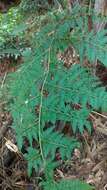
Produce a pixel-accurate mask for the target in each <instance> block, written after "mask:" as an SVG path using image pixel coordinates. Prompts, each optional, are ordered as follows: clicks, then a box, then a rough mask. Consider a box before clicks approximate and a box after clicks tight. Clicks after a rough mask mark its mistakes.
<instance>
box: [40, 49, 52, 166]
mask: <svg viewBox="0 0 107 190" xmlns="http://www.w3.org/2000/svg"><path fill="white" fill-rule="evenodd" d="M49 65H50V48H49V57H48V64H47V70H46V73H45V79H44V81H43V84H42V88H41V99H40V108H39V145H40V152H41V156H42V159H43V162H44V165H45V158H44V154H43V149H42V139H41V115H42V104H43V92H44V86H45V84H46V81H47V78H48V74H49Z"/></svg>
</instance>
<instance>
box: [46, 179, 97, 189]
mask: <svg viewBox="0 0 107 190" xmlns="http://www.w3.org/2000/svg"><path fill="white" fill-rule="evenodd" d="M49 188H50V189H51V190H65V189H66V190H70V189H72V190H94V188H93V187H91V186H90V185H88V184H86V183H84V182H81V181H79V180H61V181H60V182H59V183H56V182H49V181H47V182H46V183H45V184H44V190H48V189H49Z"/></svg>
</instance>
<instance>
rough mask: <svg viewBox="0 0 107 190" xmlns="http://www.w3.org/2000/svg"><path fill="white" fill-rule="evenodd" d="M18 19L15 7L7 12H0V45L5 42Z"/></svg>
mask: <svg viewBox="0 0 107 190" xmlns="http://www.w3.org/2000/svg"><path fill="white" fill-rule="evenodd" d="M20 19H21V15H20V14H19V11H18V10H17V9H10V10H9V12H8V13H6V14H0V46H3V44H4V43H6V40H8V38H9V37H10V34H11V32H12V30H13V28H14V27H15V26H16V25H17V24H18V22H19V21H20Z"/></svg>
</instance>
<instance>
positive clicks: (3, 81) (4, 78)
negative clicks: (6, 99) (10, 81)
mask: <svg viewBox="0 0 107 190" xmlns="http://www.w3.org/2000/svg"><path fill="white" fill-rule="evenodd" d="M6 76H7V72H6V73H5V75H4V77H3V80H2V84H1V89H2V88H3V86H4V83H5V80H6Z"/></svg>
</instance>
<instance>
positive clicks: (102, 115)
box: [91, 111, 107, 119]
mask: <svg viewBox="0 0 107 190" xmlns="http://www.w3.org/2000/svg"><path fill="white" fill-rule="evenodd" d="M91 113H94V114H96V115H99V116H101V117H103V118H105V119H107V116H106V115H104V114H101V113H99V112H96V111H92V112H91Z"/></svg>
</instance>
